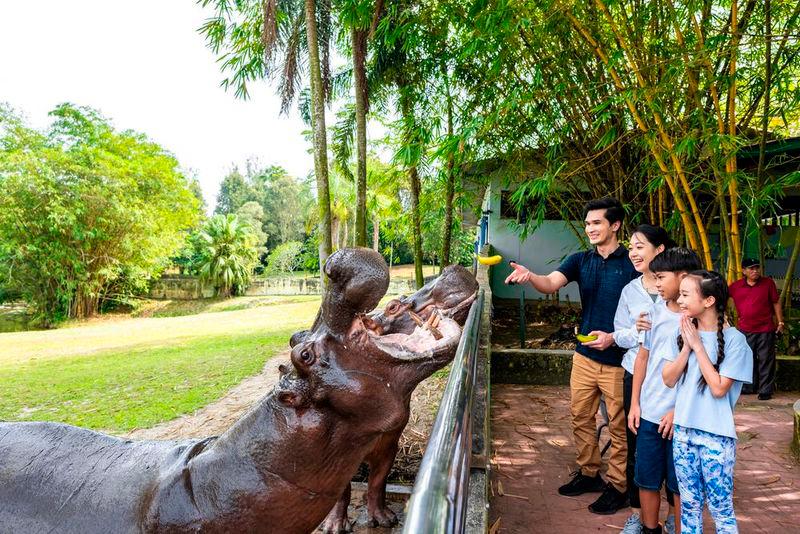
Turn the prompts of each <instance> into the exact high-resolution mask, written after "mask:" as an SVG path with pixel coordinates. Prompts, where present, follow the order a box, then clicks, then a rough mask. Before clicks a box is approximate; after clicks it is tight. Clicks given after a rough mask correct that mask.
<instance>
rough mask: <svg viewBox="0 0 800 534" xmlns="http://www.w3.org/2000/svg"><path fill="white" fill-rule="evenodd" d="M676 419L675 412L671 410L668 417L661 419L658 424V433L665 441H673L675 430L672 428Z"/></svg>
mask: <svg viewBox="0 0 800 534" xmlns="http://www.w3.org/2000/svg"><path fill="white" fill-rule="evenodd" d="M674 418H675V410H670V411H669V412H667V415H665V416H664V417H662V418H661V421H659V422H658V433H659V434H661V437H662V438H664V439H672V435H673V434H674V433H675V428H674V427H673V426H672V420H673V419H674Z"/></svg>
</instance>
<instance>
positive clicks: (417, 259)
mask: <svg viewBox="0 0 800 534" xmlns="http://www.w3.org/2000/svg"><path fill="white" fill-rule="evenodd" d="M400 111H401V113H402V114H403V122H404V124H405V127H406V128H410V127H412V126H411V125H413V124H414V116H413V109H412V104H411V97H410V95H409V94H408V91H407V90H405V89H404V88H403V87H400ZM404 142H406V143H411V142H414V141H412V139H410V136H408V135H406V136H405V140H404ZM417 163H418V162H417V161H414V162H413V163H412V164H411V165H409V167H408V179H409V182H410V185H411V219H412V225H413V226H412V230H413V232H414V279H415V281H416V284H417V288H418V289H419V288H421V287H422V286H423V285H425V277H424V276H423V274H422V222H421V217H420V213H419V196H420V190H421V189H422V186H421V184H420V181H419V172H418V169H417Z"/></svg>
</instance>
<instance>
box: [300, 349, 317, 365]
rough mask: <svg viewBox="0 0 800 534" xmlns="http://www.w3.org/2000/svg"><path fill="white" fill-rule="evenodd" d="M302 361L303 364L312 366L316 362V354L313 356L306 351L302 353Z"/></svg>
mask: <svg viewBox="0 0 800 534" xmlns="http://www.w3.org/2000/svg"><path fill="white" fill-rule="evenodd" d="M300 359H301V360H302V361H303V363H306V364H310V363H312V362H313V361H314V354H312V353H311V351H309V350H304V351H303V352H301V353H300Z"/></svg>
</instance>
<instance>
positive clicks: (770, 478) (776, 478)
mask: <svg viewBox="0 0 800 534" xmlns="http://www.w3.org/2000/svg"><path fill="white" fill-rule="evenodd" d="M780 479H781V476H780V475H770V476H768V477H765V478H762V479H760V480H757V481H756V484H758V485H759V486H768V485H770V484H774V483H776V482H777V481H779V480H780Z"/></svg>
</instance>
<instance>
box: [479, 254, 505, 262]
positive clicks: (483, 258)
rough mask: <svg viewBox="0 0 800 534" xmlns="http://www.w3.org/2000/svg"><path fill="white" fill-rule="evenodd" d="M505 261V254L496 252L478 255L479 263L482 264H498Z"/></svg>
mask: <svg viewBox="0 0 800 534" xmlns="http://www.w3.org/2000/svg"><path fill="white" fill-rule="evenodd" d="M501 261H503V256H501V255H499V254H495V255H494V256H478V263H480V264H481V265H497V264H498V263H500V262H501Z"/></svg>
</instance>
